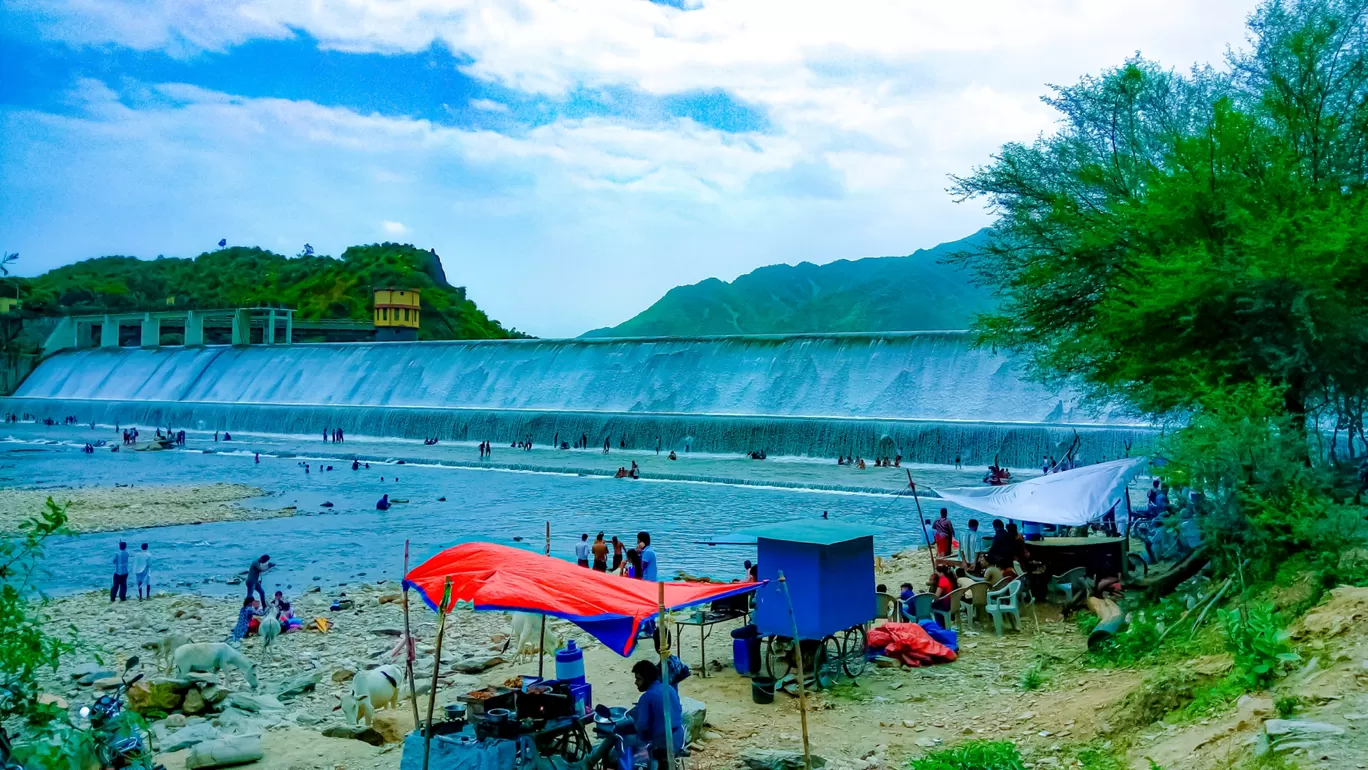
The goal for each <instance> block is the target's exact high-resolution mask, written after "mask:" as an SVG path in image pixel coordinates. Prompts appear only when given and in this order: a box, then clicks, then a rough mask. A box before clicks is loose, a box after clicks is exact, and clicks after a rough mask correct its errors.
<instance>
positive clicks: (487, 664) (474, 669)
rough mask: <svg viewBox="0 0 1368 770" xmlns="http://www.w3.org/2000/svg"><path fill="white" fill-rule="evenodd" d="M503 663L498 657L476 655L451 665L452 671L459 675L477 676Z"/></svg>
mask: <svg viewBox="0 0 1368 770" xmlns="http://www.w3.org/2000/svg"><path fill="white" fill-rule="evenodd" d="M503 662H504V659H503V658H501V657H499V656H498V655H477V656H475V657H472V658H466V659H464V660H460V661H457V662H455V663H453V664H451V668H452V670H453V671H456V672H458V673H461V674H478V673H480V672H481V671H485V670H488V669H491V668H494V667H495V666H497V665H499V664H501V663H503Z"/></svg>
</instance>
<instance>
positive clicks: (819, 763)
mask: <svg viewBox="0 0 1368 770" xmlns="http://www.w3.org/2000/svg"><path fill="white" fill-rule="evenodd" d="M740 759H741V764H742V766H744V767H746V768H747V770H803V767H804V763H803V752H801V751H785V750H783V749H746V750H745V751H743V752H741V756H740ZM812 766H813V767H826V760H825V759H823V758H822V757H819V756H817V755H816V754H813V755H812Z"/></svg>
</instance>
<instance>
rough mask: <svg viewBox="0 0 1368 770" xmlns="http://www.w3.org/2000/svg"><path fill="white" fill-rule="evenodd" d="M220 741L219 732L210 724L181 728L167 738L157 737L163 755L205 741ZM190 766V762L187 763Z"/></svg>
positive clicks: (204, 723) (202, 723) (201, 723)
mask: <svg viewBox="0 0 1368 770" xmlns="http://www.w3.org/2000/svg"><path fill="white" fill-rule="evenodd" d="M218 739H219V731H218V730H216V729H215V728H214V726H213V725H211V724H209V723H208V722H200V723H199V724H194V725H189V726H187V727H184V728H181V729H180V730H177V731H176V732H174V733H169V734H168V735H166V736H165V737H162V736H160V735H158V736H157V750H158V751H161V752H163V753H166V752H171V751H180V750H181V749H188V748H190V747H191V746H196V745H199V744H201V743H204V742H205V741H215V740H218ZM187 764H188V762H187Z"/></svg>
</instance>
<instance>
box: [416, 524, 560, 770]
mask: <svg viewBox="0 0 1368 770" xmlns="http://www.w3.org/2000/svg"><path fill="white" fill-rule="evenodd" d="M546 555H547V556H550V555H551V522H549V521H548V522H546ZM545 648H546V613H542V617H541V631H540V632H539V635H538V636H537V678H538V679H545V678H546V649H545ZM425 770H426V769H425Z"/></svg>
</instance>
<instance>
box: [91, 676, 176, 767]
mask: <svg viewBox="0 0 1368 770" xmlns="http://www.w3.org/2000/svg"><path fill="white" fill-rule="evenodd" d="M137 665H138V658H137V657H136V656H134V657H132V658H129V659H128V663H127V664H126V665H125V666H124V673H123V681H122V682H121V683H120V684H119V686H118V687H117V688H115V689H114V691H113V692H111V693H108V694H106V695H102V696H100V698H99V699H98V700H96V701H95V703H94V704H92V705H90V706H82V707H81V710H80V715H81V718H82V719H87V720H89V722H90V732H89V735H90V739H91V740H90V742H91V745H92V746H94V749H95V757H96V759H97V760H99V763H100V767H101V768H106V769H109V768H113V770H120V769H121V768H136V769H137V770H166V768H165V767H163V766H162V765H159V764H155V763H154V762H153V761H152V760H153V757H152V750H151V748H150V747H149V746H148V741H147V739H146V738H145V737H144V735H143V727H142V722H141V720H140V719H138V718H137V717H135V716H132V715H130V714H129V713H127V712H125V710H124V702H123V696H124V693H125V692H127V691H128V688H130V687H132V686H133V685H134V684H136V683H137V682H138V680H140V679H142V678H143V675H142V674H138V675H137V676H135V677H133V678H132V679H129V678H128V673H129V672H130V671H132V670H133V668H134V667H135V666H137Z"/></svg>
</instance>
